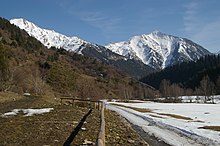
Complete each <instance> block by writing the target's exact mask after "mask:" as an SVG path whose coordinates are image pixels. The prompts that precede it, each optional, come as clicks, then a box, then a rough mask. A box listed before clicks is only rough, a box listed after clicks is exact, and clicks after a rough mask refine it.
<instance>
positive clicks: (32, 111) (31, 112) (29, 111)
mask: <svg viewBox="0 0 220 146" xmlns="http://www.w3.org/2000/svg"><path fill="white" fill-rule="evenodd" d="M51 110H53V108H42V109H14V110H12V111H11V112H7V113H4V114H2V115H1V117H9V116H16V115H17V114H18V113H19V112H23V113H24V114H25V115H24V116H33V115H35V114H36V115H37V114H44V113H49V112H50V111H51Z"/></svg>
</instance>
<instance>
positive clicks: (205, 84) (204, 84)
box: [200, 76, 214, 103]
mask: <svg viewBox="0 0 220 146" xmlns="http://www.w3.org/2000/svg"><path fill="white" fill-rule="evenodd" d="M200 88H201V91H202V92H203V95H204V96H205V101H204V102H205V103H206V102H207V101H208V100H209V96H210V95H212V94H213V92H214V83H213V82H211V81H210V78H209V76H205V77H203V79H202V80H201V81H200Z"/></svg>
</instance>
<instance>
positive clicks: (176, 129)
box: [107, 102, 220, 145]
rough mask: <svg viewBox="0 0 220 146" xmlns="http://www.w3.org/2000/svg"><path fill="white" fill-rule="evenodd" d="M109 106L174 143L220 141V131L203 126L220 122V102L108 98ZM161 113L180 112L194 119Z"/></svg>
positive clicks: (181, 114) (210, 142)
mask: <svg viewBox="0 0 220 146" xmlns="http://www.w3.org/2000/svg"><path fill="white" fill-rule="evenodd" d="M110 103H114V104H119V105H124V106H129V107H135V108H146V109H150V110H152V112H145V113H143V112H142V113H141V112H138V111H135V110H132V109H130V108H125V107H120V106H115V105H111V104H110ZM107 108H109V109H111V110H114V111H116V112H118V113H119V114H121V115H122V116H123V117H125V118H126V119H127V120H129V121H130V122H131V123H133V124H134V125H137V126H140V127H141V128H142V129H143V130H144V131H146V133H148V134H151V135H155V136H156V137H159V138H160V139H162V140H163V141H165V142H167V143H168V144H171V145H201V144H202V145H210V144H211V145H220V139H219V136H220V134H219V132H217V131H212V130H208V129H199V127H203V126H220V116H219V111H220V104H197V103H155V102H143V103H121V102H120V103H118V102H108V103H107ZM161 114H173V115H179V116H184V117H189V118H191V119H192V120H184V119H177V118H173V117H170V116H166V115H161Z"/></svg>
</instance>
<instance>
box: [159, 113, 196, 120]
mask: <svg viewBox="0 0 220 146" xmlns="http://www.w3.org/2000/svg"><path fill="white" fill-rule="evenodd" d="M157 114H158V115H162V116H168V117H172V118H176V119H182V120H193V119H191V118H189V117H184V116H180V115H175V114H164V113H157Z"/></svg>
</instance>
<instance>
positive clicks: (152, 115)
mask: <svg viewBox="0 0 220 146" xmlns="http://www.w3.org/2000/svg"><path fill="white" fill-rule="evenodd" d="M150 116H151V117H155V118H161V119H164V117H161V116H157V115H150Z"/></svg>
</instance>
